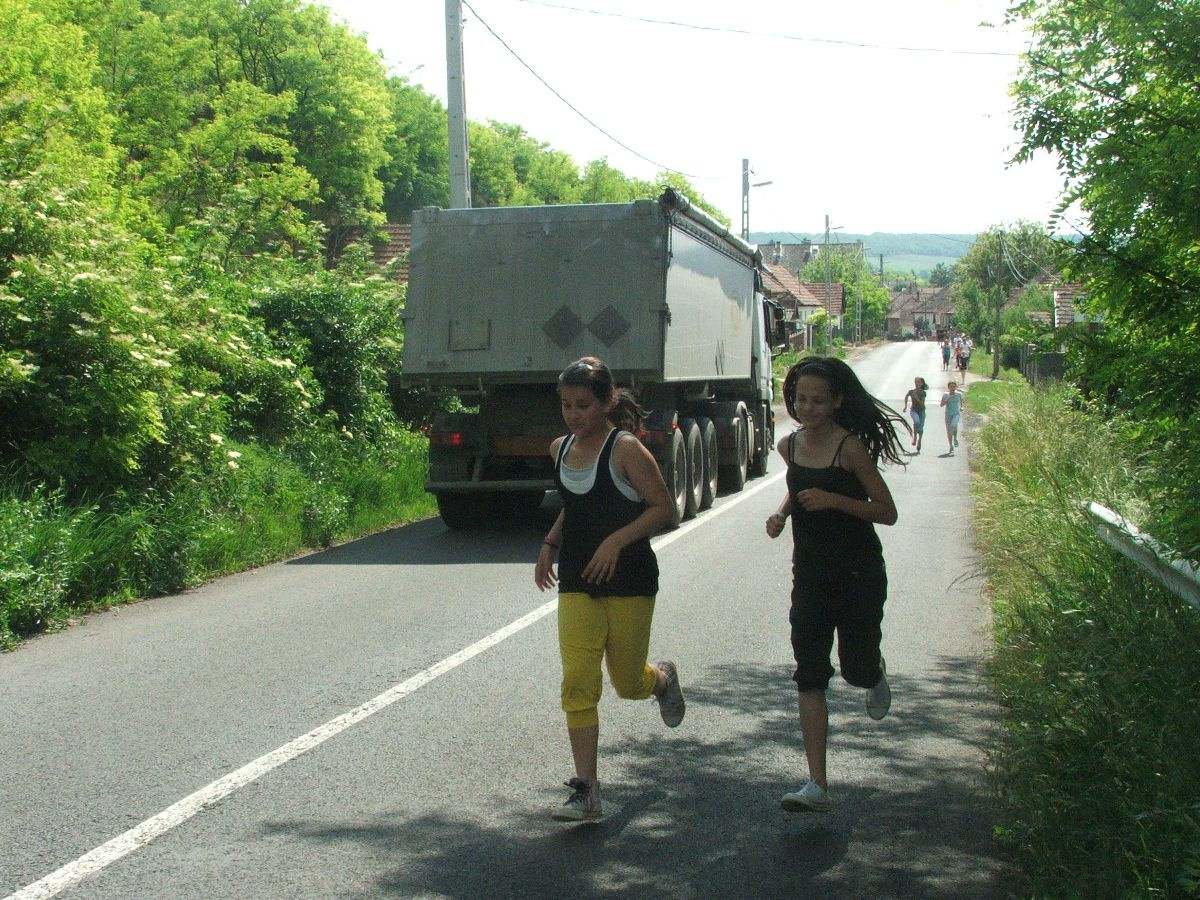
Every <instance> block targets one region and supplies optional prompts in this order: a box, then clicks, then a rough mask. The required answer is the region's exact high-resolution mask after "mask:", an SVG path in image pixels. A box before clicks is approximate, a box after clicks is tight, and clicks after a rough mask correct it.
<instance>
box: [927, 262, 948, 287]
mask: <svg viewBox="0 0 1200 900" xmlns="http://www.w3.org/2000/svg"><path fill="white" fill-rule="evenodd" d="M953 278H954V273H953V271H952V270H951V267H950V266H948V265H946V264H945V263H938V264H937V265H935V266H934V267H933V270H932V271H931V272H930V273H929V283H930V284H931V285H933V286H934V287H946V286H947V285H949V284H950V282H951V281H952V280H953Z"/></svg>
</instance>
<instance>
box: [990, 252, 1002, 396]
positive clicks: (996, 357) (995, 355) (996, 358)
mask: <svg viewBox="0 0 1200 900" xmlns="http://www.w3.org/2000/svg"><path fill="white" fill-rule="evenodd" d="M998 237H999V238H1000V246H999V253H1000V259H999V265H998V266H997V268H996V271H997V272H1003V271H1004V232H1003V231H1001V232H1000V233H999V235H998ZM1003 284H1004V281H1003V279H1002V278H999V277H998V278H997V288H996V338H995V340H993V341H992V380H993V381H995V380H996V379H997V378H999V377H1000V310H1001V309H1002V308H1003V306H1004V300H1005V297H1004V288H1003V287H1001V286H1000V285H1003Z"/></svg>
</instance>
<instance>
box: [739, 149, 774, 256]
mask: <svg viewBox="0 0 1200 900" xmlns="http://www.w3.org/2000/svg"><path fill="white" fill-rule="evenodd" d="M752 174H754V172H753V170H752V169H751V168H750V160H748V159H743V160H742V240H743V241H745V242H746V243H747V244H748V243H750V188H756V187H765V186H766V185H768V184H774V183H775V182H773V181H756V182H755V183H754V184H751V183H750V176H751V175H752Z"/></svg>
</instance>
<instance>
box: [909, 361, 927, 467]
mask: <svg viewBox="0 0 1200 900" xmlns="http://www.w3.org/2000/svg"><path fill="white" fill-rule="evenodd" d="M928 393H929V385H928V384H926V382H925V379H924V378H919V377H918V378H914V379H913V386H912V390H910V391H909V392H908V393H907V394H905V395H904V411H905V412H907V413H908V414H909V415H910V416H912V423H913V437H912V445H913V446H914V447H915V448H916V449H915V450H914V451H913V453H914V454H916V453H920V452H921V438H922V437H924V435H925V397H926V395H927V394H928ZM910 404H911V411H910Z"/></svg>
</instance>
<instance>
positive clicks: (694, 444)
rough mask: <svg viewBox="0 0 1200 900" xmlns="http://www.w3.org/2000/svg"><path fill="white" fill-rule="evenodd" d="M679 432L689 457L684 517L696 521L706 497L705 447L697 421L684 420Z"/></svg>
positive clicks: (680, 424)
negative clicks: (701, 502) (701, 503)
mask: <svg viewBox="0 0 1200 900" xmlns="http://www.w3.org/2000/svg"><path fill="white" fill-rule="evenodd" d="M679 430H680V432H682V434H683V447H684V453H685V455H686V457H687V495H686V496H685V497H684V498H683V501H684V502H683V517H684V518H685V519H694V518H695V517H696V513H698V512H699V511H700V500H701V499H702V498H703V496H704V447H703V444H702V443H701V441H700V428H699V426H698V425H697V424H696V420H695V419H683V420H682V421H681V422H680V423H679Z"/></svg>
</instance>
